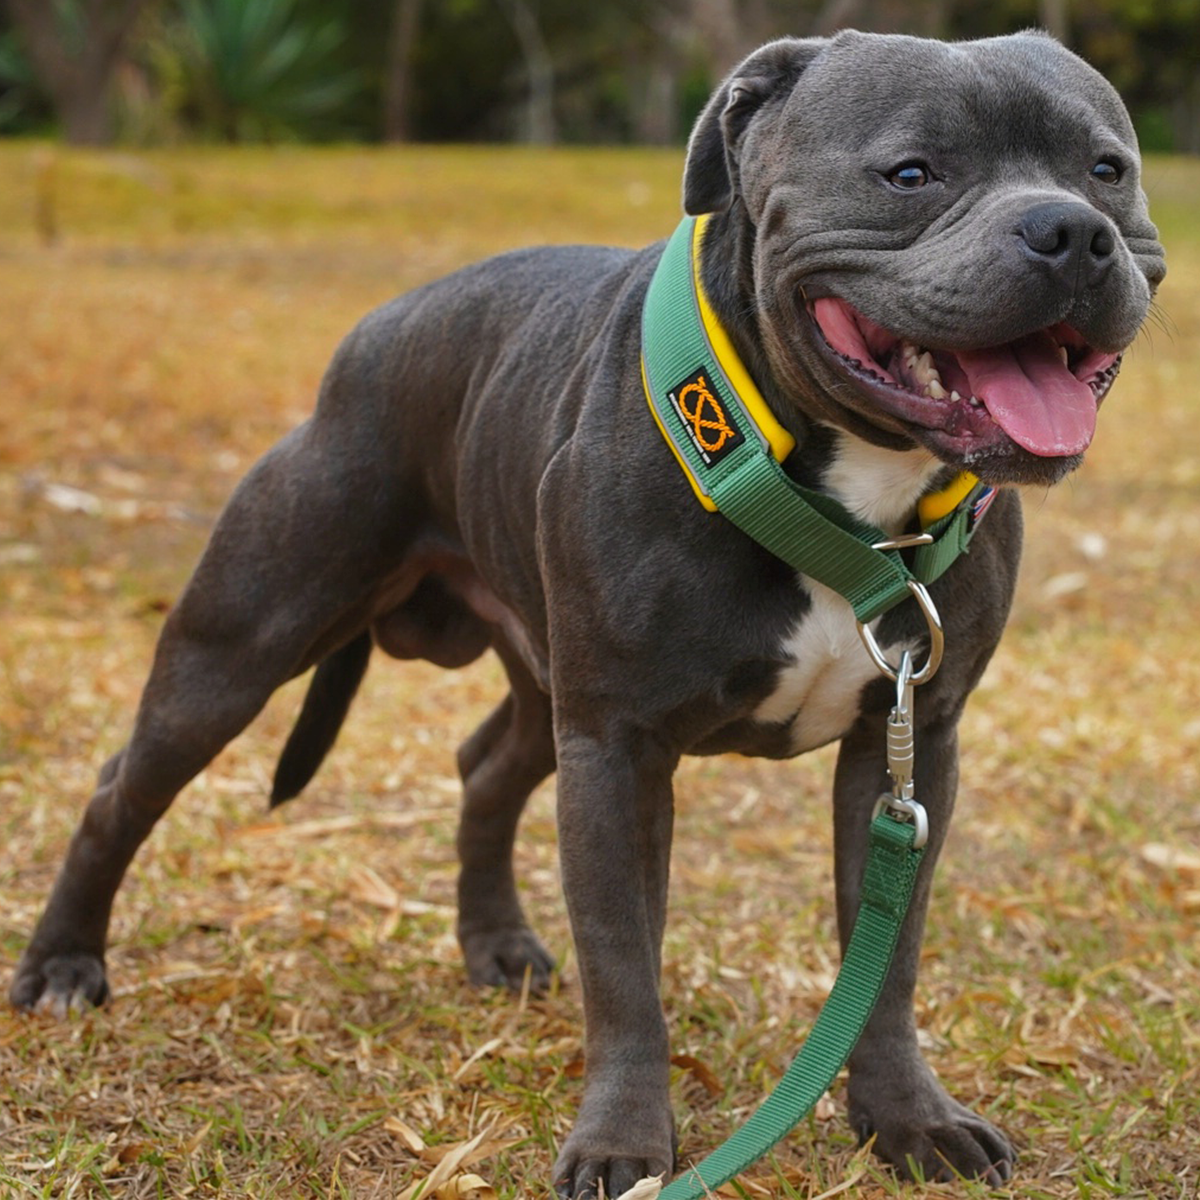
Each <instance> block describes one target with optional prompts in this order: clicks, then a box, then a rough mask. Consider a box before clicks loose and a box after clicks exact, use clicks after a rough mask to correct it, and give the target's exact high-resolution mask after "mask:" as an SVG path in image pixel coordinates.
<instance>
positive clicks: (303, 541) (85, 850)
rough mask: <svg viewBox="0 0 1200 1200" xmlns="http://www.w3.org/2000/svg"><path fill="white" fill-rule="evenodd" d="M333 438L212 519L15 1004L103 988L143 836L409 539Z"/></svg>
mask: <svg viewBox="0 0 1200 1200" xmlns="http://www.w3.org/2000/svg"><path fill="white" fill-rule="evenodd" d="M329 442H330V438H329V436H328V434H327V433H326V434H325V435H323V436H314V433H313V430H312V428H311V427H307V426H306V427H302V428H301V429H300V430H297V431H296V432H295V433H294V434H292V435H290V436H289V437H287V438H285V439H284V440H283V441H282V442H280V443H279V444H278V445H277V446H276V447H275V448H274V449H273V450H272V451H271V452H270V453H268V454H267V455H266V456H265V457H264V458H263V459H262V460H261V461H260V462H259V463H258V464H257V466H256V467H255V468H254V469H253V470H252V471H251V472H250V474H249V475H248V476H247V477H246V479H245V480H244V481H243V482H242V484H241V485H240V486H239V487H238V489H237V491H236V492H235V493H234V495H233V497H232V499H231V500H230V502H229V504H228V506H227V507H226V509H225V511H224V513H223V514H222V516H221V518H220V520H219V521H218V523H217V526H216V528H215V530H214V532H213V536H212V539H211V540H210V542H209V545H208V548H207V549H206V550H205V553H204V555H203V556H202V558H201V560H200V563H199V565H198V566H197V568H196V571H195V573H194V575H193V576H192V578H191V580H190V581H189V583H188V585H187V587H186V588H185V589H184V592H183V594H182V596H181V597H180V599H179V602H178V604H177V605H176V606H175V607H174V608H173V609H172V611H171V613H170V614H169V616H168V618H167V621H166V623H165V626H164V628H163V632H162V635H161V637H160V639H159V643H158V647H157V649H156V651H155V656H154V663H153V666H152V668H151V671H150V676H149V679H148V681H147V684H146V688H145V690H144V692H143V695H142V700H141V704H140V707H139V710H138V715H137V719H136V722H135V725H134V730H133V734H132V737H131V739H130V741H129V743H128V745H127V746H126V747H125V749H124V750H123V751H121V753H120V754H119V755H117V756H116V758H115V759H113V760H111V761H110V762H109V763H108V764H107V765H106V766H105V768H104V770H103V771H102V772H101V776H100V780H99V786H98V788H97V790H96V792H95V794H94V795H93V797H92V799H91V801H90V803H89V804H88V806H87V809H86V811H85V812H84V815H83V819H82V821H81V822H80V825H79V827H78V829H77V830H76V832H75V835H74V837H73V838H72V841H71V844H70V847H69V849H68V851H67V856H66V860H65V862H64V863H63V866H62V868H61V870H60V871H59V875H58V879H57V881H56V883H55V885H54V889H53V891H52V893H51V896H50V899H49V902H48V904H47V907H46V911H45V912H44V913H43V915H42V918H41V921H40V922H39V924H38V927H37V929H36V931H35V933H34V935H33V938H32V940H31V942H30V944H29V946H28V948H27V949H26V951H25V954H24V955H23V957H22V959H21V961H20V963H19V964H18V967H17V971H16V976H15V979H14V982H13V985H12V989H11V997H12V1000H13V1003H14V1004H16V1005H17V1006H18V1007H21V1008H39V1009H48V1010H50V1011H53V1012H57V1013H65V1012H66V1011H67V1009H68V1008H70V1007H71V1006H72V1005H77V1004H80V1003H82V1002H85V1001H86V1002H91V1003H95V1004H99V1003H101V1002H103V1000H104V999H105V998H106V996H107V994H108V985H107V982H106V980H105V973H104V951H105V945H106V940H107V931H108V923H109V916H110V913H111V909H112V903H113V897H114V895H115V893H116V891H117V888H118V886H119V884H120V882H121V879H122V877H123V876H124V874H125V870H126V868H127V867H128V865H129V863H130V860H131V859H132V857H133V855H134V853H135V851H136V850H137V848H138V847H139V846H140V845H141V843H142V842H143V841H144V840H145V838H146V837H147V835H148V834H149V833H150V831H151V829H152V828H153V827H154V825H155V823H156V822H157V821H158V819H159V818H160V817H161V816H162V815H163V813H164V812H165V811H166V809H167V807H168V806H169V805H170V803H171V801H172V799H173V798H174V797H175V795H176V793H177V792H178V791H179V790H180V789H181V788H182V787H183V786H184V784H186V783H187V782H188V781H189V780H190V779H192V778H193V777H194V776H195V775H196V774H197V773H198V772H199V771H201V770H202V769H203V768H204V767H205V766H206V765H207V763H208V762H209V761H210V760H211V759H212V758H213V757H214V756H215V755H216V754H217V752H218V751H220V750H221V748H222V747H223V746H225V744H226V743H227V742H229V741H230V740H231V739H232V738H233V737H234V736H235V735H236V734H238V733H239V732H241V730H242V729H243V728H244V727H245V726H246V725H247V724H248V723H249V722H250V720H251V719H252V718H253V717H254V716H255V715H256V714H257V713H258V712H259V711H260V710H261V708H262V707H263V705H264V704H265V703H266V701H267V699H268V698H269V697H270V695H271V693H272V692H273V691H274V690H275V689H276V688H277V687H278V686H279V685H280V684H282V683H284V682H285V681H286V680H287V679H289V678H291V677H293V676H295V675H297V674H299V673H300V672H301V671H303V670H304V669H306V668H307V667H308V666H310V665H311V664H312V663H313V662H314V661H317V660H318V659H320V658H322V657H325V656H327V655H328V654H329V653H330V652H331V651H332V650H334V649H335V648H336V647H337V646H339V645H341V644H343V643H344V642H346V641H347V640H349V639H351V638H353V637H354V636H355V635H356V634H357V633H358V632H359V631H360V630H361V629H362V628H363V626H364V625H365V624H366V620H367V609H368V606H369V604H370V602H371V597H372V595H373V592H374V589H376V588H377V587H378V586H379V580H380V579H381V578H382V576H383V575H384V574H386V572H387V570H388V569H389V565H390V564H394V562H395V560H396V559H397V558H398V557H400V556H401V554H402V548H401V547H399V546H398V545H397V541H398V535H395V534H393V533H391V532H390V530H391V529H392V528H394V521H393V519H392V514H391V513H390V512H389V513H385V512H384V511H383V507H384V505H383V502H381V501H380V500H378V499H376V503H375V505H374V506H372V505H371V504H368V503H367V497H368V496H373V497H376V498H378V496H379V483H378V481H377V480H375V479H372V478H370V475H371V472H370V471H369V470H367V469H364V468H363V466H362V465H361V461H360V465H358V466H355V465H354V463H353V462H352V460H351V456H349V455H348V454H347V453H346V449H347V448H346V447H345V446H338V445H336V443H335V445H334V446H333V447H331V446H330V444H329ZM370 489H374V490H373V491H372V490H370ZM364 492H366V494H364Z"/></svg>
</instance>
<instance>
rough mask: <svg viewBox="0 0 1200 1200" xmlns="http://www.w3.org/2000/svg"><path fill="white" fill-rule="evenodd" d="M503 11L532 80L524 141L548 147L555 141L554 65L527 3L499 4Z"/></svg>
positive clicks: (509, 0)
mask: <svg viewBox="0 0 1200 1200" xmlns="http://www.w3.org/2000/svg"><path fill="white" fill-rule="evenodd" d="M500 7H501V9H502V10H503V12H504V15H505V16H506V17H507V18H508V23H509V24H510V25H511V26H512V28H513V33H515V34H516V35H517V42H518V43H519V45H520V47H521V56H522V57H523V58H524V59H525V73H526V75H527V76H528V78H529V98H528V100H527V102H526V108H525V114H526V116H525V140H526V141H528V142H532V143H533V144H534V145H535V146H548V145H550V144H551V143H552V142H553V141H554V140H555V126H554V63H553V62H552V60H551V58H550V48H549V47H548V46H547V45H546V39H545V38H544V37H543V36H542V30H541V26H539V25H538V21H537V15H536V14H535V13H534V11H533V9H532V8H531V7H530V5H529V4H528V3H527V0H500Z"/></svg>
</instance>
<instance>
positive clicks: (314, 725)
mask: <svg viewBox="0 0 1200 1200" xmlns="http://www.w3.org/2000/svg"><path fill="white" fill-rule="evenodd" d="M370 657H371V635H370V633H369V632H367V631H366V630H364V631H363V632H362V633H360V634H359V635H358V637H356V638H354V640H353V641H350V642H347V643H346V644H345V645H344V646H343V647H342V648H341V649H340V650H335V651H334V652H333V653H332V654H331V655H330V656H329V657H328V658H326V659H323V660H322V661H321V662H320V663H318V664H317V669H316V670H315V671H314V672H313V677H312V682H311V683H310V684H309V685H308V694H307V695H306V696H305V697H304V705H303V707H302V708H301V709H300V716H299V717H298V718H297V720H296V725H295V728H294V729H293V730H292V732H291V735H290V736H289V737H288V740H287V743H286V744H285V745H284V747H283V753H282V754H281V755H280V756H279V765H278V766H277V767H276V768H275V782H274V785H273V786H272V788H271V807H272V808H275V807H276V805H279V804H282V803H283V802H284V801H285V800H291V799H292V798H293V797H294V796H298V795H299V794H300V793H301V792H302V791H303V790H304V788H305V786H306V785H307V784H308V781H309V780H310V779H312V777H313V776H314V775H315V774H316V773H317V768H318V767H319V766H320V765H321V763H322V761H323V760H324V758H325V755H326V754H328V753H329V751H330V749H331V748H332V746H333V743H334V742H335V741H336V740H337V735H338V730H340V729H341V727H342V722H343V721H344V720H345V719H346V713H347V712H348V711H349V710H350V702H351V701H352V700H353V699H354V694H355V692H357V691H358V685H359V684H360V683H362V678H363V676H364V675H365V674H366V671H367V660H368V659H369V658H370Z"/></svg>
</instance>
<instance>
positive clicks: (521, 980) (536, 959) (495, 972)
mask: <svg viewBox="0 0 1200 1200" xmlns="http://www.w3.org/2000/svg"><path fill="white" fill-rule="evenodd" d="M458 940H459V944H460V945H461V946H462V952H463V959H464V960H465V961H466V964H467V978H468V979H469V980H470V981H471V983H472V984H473V985H474V986H475V987H507V988H511V989H512V990H513V991H515V992H519V991H520V990H521V989H522V988H523V987H524V986H525V977H526V975H527V974H528V976H529V989H530V991H532V992H544V991H546V990H547V988H549V986H550V976H551V975H552V974H553V972H554V959H553V958H551V957H550V953H549V951H547V950H546V948H545V947H544V946H543V945H542V943H541V942H540V941H539V940H538V938H537V935H536V934H535V933H534V932H533V930H532V929H530V928H528V927H527V926H525V925H519V926H515V927H512V928H508V929H480V930H474V931H472V932H466V931H461V930H460V932H459V937H458Z"/></svg>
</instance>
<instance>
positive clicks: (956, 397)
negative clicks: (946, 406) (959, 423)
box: [950, 390, 962, 404]
mask: <svg viewBox="0 0 1200 1200" xmlns="http://www.w3.org/2000/svg"><path fill="white" fill-rule="evenodd" d="M961 399H962V397H961V396H960V395H959V394H958V392H957V390H956V391H952V392H951V393H950V400H951V402H952V403H953V404H957V403H958V402H959V401H960V400H961Z"/></svg>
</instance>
